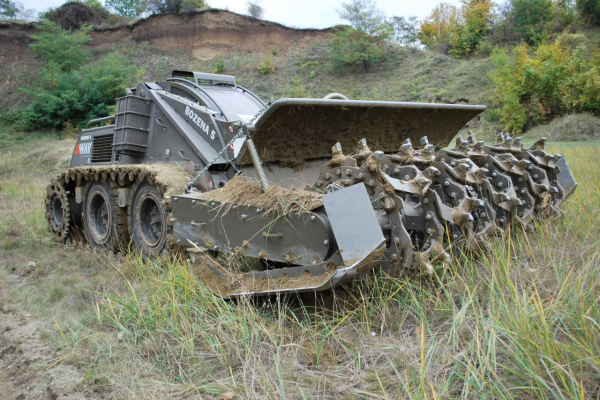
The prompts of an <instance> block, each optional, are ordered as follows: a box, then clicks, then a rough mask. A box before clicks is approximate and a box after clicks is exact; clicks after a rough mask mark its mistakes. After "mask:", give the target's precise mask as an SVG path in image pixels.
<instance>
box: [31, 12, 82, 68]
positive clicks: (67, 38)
mask: <svg viewBox="0 0 600 400" xmlns="http://www.w3.org/2000/svg"><path fill="white" fill-rule="evenodd" d="M90 29H91V28H90V27H84V28H81V29H79V30H77V31H75V32H73V33H69V32H67V31H65V30H63V29H61V28H60V27H59V26H58V25H56V24H55V23H53V22H50V21H48V20H43V21H42V22H41V23H40V24H39V25H38V31H39V32H40V33H38V34H36V35H32V36H31V38H32V39H34V40H35V42H34V43H32V44H31V45H30V48H31V49H32V50H33V51H34V52H35V53H36V54H37V55H39V56H41V57H42V58H44V59H45V60H46V62H47V63H54V64H56V66H57V67H58V68H59V69H61V70H62V71H65V72H66V71H71V70H73V69H77V68H78V67H80V66H81V65H83V64H85V63H86V62H88V61H89V60H90V59H91V56H90V52H89V51H88V50H86V49H85V47H84V46H85V45H86V44H88V43H90V42H91V41H92V38H91V37H90V35H89V34H88V32H89V31H90Z"/></svg>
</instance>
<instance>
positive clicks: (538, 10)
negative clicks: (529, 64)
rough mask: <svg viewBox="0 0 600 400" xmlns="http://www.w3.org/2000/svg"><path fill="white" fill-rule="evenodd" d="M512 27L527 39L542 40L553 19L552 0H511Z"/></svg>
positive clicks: (529, 40)
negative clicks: (547, 25)
mask: <svg viewBox="0 0 600 400" xmlns="http://www.w3.org/2000/svg"><path fill="white" fill-rule="evenodd" d="M510 5H511V14H510V17H511V20H512V28H513V29H514V30H515V32H517V33H518V34H519V35H520V36H521V37H522V38H524V39H525V40H526V41H528V42H530V43H533V42H536V43H539V42H541V41H542V40H543V39H544V38H545V36H546V32H545V27H546V24H547V23H548V22H549V21H550V20H551V19H552V0H510Z"/></svg>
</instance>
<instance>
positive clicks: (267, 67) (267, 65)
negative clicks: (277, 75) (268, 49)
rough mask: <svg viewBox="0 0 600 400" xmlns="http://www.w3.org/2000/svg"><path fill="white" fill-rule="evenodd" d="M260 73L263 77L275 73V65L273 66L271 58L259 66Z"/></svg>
mask: <svg viewBox="0 0 600 400" xmlns="http://www.w3.org/2000/svg"><path fill="white" fill-rule="evenodd" d="M258 72H260V73H261V74H263V75H270V74H272V73H273V72H275V65H273V60H272V59H271V56H269V57H267V59H266V60H265V61H264V62H262V63H261V64H260V65H259V66H258Z"/></svg>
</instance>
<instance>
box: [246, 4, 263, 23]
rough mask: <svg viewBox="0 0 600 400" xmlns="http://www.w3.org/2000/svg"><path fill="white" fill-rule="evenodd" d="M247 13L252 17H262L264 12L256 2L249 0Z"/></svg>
mask: <svg viewBox="0 0 600 400" xmlns="http://www.w3.org/2000/svg"><path fill="white" fill-rule="evenodd" d="M247 4H248V15H250V16H251V17H252V18H256V19H262V17H263V14H264V13H265V10H264V8H262V7H261V6H260V5H259V4H258V3H254V2H252V1H249V2H248V3H247Z"/></svg>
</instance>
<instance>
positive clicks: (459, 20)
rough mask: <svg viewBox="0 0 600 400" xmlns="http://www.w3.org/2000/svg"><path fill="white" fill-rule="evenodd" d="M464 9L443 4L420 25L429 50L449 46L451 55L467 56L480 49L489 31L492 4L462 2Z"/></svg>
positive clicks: (487, 1)
mask: <svg viewBox="0 0 600 400" xmlns="http://www.w3.org/2000/svg"><path fill="white" fill-rule="evenodd" d="M461 3H462V5H461V7H460V9H458V8H457V7H455V6H453V5H451V4H447V3H441V4H439V5H438V6H436V7H435V8H434V10H433V12H432V13H431V15H430V16H429V17H427V18H426V19H425V20H424V21H423V23H422V24H421V31H420V39H421V43H423V44H424V45H425V46H427V47H428V48H439V47H440V46H444V45H447V48H448V51H449V53H450V54H453V55H455V56H464V55H468V54H470V53H472V52H473V51H475V49H476V48H477V47H478V45H479V43H480V42H481V41H482V40H483V38H484V37H485V36H486V34H487V33H488V31H489V29H490V25H491V17H492V8H493V7H494V3H493V2H492V1H491V0H461Z"/></svg>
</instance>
